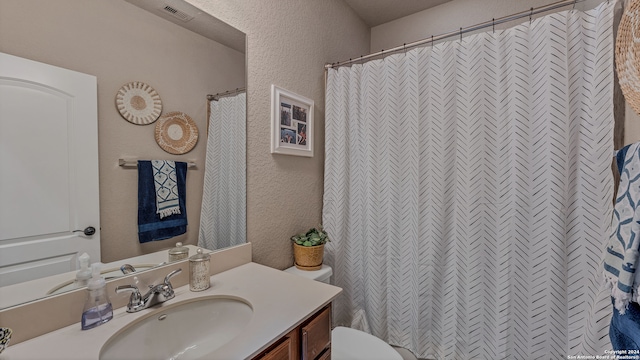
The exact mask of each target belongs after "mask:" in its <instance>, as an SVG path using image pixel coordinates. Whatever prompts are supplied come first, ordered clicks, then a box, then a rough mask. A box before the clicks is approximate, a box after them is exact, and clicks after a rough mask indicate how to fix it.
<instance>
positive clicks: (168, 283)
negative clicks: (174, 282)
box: [164, 269, 182, 289]
mask: <svg viewBox="0 0 640 360" xmlns="http://www.w3.org/2000/svg"><path fill="white" fill-rule="evenodd" d="M181 272H182V269H176V270H173V271H172V272H170V273H169V274H167V276H165V277H164V284H165V285H167V286H169V287H171V288H172V289H173V286H171V282H170V281H169V279H171V278H172V277H173V276H174V275H178V274H180V273H181Z"/></svg>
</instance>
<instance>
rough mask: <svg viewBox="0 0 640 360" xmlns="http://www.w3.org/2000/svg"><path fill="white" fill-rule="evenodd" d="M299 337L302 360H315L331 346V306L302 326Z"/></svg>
mask: <svg viewBox="0 0 640 360" xmlns="http://www.w3.org/2000/svg"><path fill="white" fill-rule="evenodd" d="M301 336H302V349H301V350H302V359H303V360H315V359H317V358H318V357H319V356H320V355H321V354H322V352H323V351H324V350H325V349H327V348H329V347H330V346H331V305H329V306H327V307H325V308H324V309H323V310H321V311H320V312H318V313H317V315H316V316H315V317H313V318H312V319H311V320H310V321H309V322H307V323H306V324H303V325H302V328H301ZM322 355H323V356H324V355H325V354H322ZM329 356H330V354H329Z"/></svg>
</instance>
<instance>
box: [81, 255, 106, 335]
mask: <svg viewBox="0 0 640 360" xmlns="http://www.w3.org/2000/svg"><path fill="white" fill-rule="evenodd" d="M91 273H92V275H93V276H92V277H91V280H89V283H88V284H87V291H88V292H89V293H88V294H87V300H86V301H85V303H84V309H83V310H82V330H88V329H92V328H94V327H96V326H99V325H102V324H104V323H106V322H107V321H109V320H111V319H112V318H113V307H112V306H111V302H110V301H109V297H108V296H107V289H106V288H107V286H106V282H105V280H104V278H103V277H102V276H101V275H100V264H99V263H94V264H92V265H91Z"/></svg>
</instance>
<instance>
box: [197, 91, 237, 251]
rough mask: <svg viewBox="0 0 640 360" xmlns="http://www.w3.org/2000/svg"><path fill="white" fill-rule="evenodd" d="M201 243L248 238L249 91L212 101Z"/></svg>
mask: <svg viewBox="0 0 640 360" xmlns="http://www.w3.org/2000/svg"><path fill="white" fill-rule="evenodd" d="M209 106H210V110H211V111H210V116H209V134H208V137H207V155H206V163H205V173H204V187H203V194H202V210H201V213H200V234H199V238H198V246H200V247H204V248H206V249H210V250H215V249H220V248H224V247H228V246H234V245H239V244H244V243H245V242H246V201H247V199H246V184H247V182H246V176H247V175H246V95H245V93H240V94H238V95H235V96H231V97H223V98H220V99H219V100H218V101H210V102H209Z"/></svg>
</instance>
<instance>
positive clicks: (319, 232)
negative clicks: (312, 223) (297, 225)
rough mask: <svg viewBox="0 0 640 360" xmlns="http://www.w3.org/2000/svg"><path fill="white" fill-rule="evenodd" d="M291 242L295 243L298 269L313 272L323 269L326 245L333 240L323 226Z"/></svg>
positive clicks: (294, 252) (294, 255)
mask: <svg viewBox="0 0 640 360" xmlns="http://www.w3.org/2000/svg"><path fill="white" fill-rule="evenodd" d="M291 240H292V241H293V258H294V259H295V265H296V267H297V268H298V269H300V270H310V271H311V270H319V269H320V268H321V267H322V259H323V256H324V244H325V243H326V242H327V241H331V240H329V236H328V235H327V233H326V231H324V230H323V229H322V227H321V226H320V227H317V228H312V229H309V231H307V232H305V233H301V234H298V235H294V236H292V237H291Z"/></svg>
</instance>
